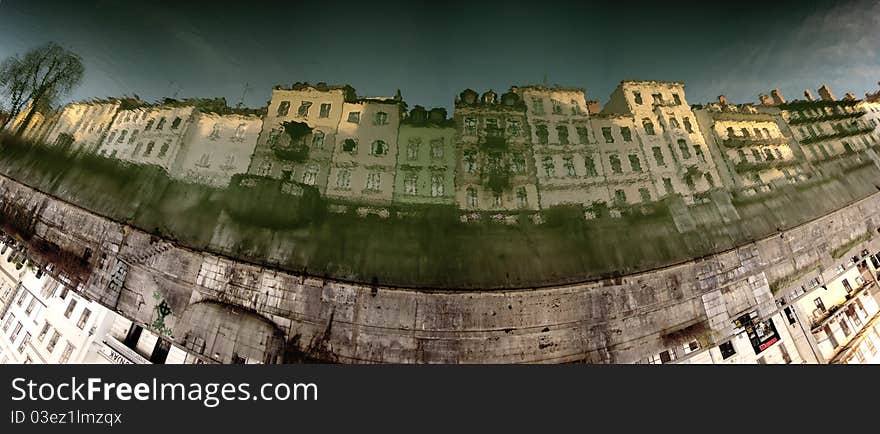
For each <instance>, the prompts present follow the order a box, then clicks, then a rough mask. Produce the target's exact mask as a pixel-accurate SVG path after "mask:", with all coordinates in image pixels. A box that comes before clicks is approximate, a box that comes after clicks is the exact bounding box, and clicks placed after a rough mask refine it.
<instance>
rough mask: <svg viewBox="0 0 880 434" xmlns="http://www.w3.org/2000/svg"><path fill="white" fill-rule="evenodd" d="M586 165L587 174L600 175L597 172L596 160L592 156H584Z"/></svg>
mask: <svg viewBox="0 0 880 434" xmlns="http://www.w3.org/2000/svg"><path fill="white" fill-rule="evenodd" d="M584 167H585V168H586V169H587V176H598V173H597V172H596V161H595V160H593V157H591V156H585V157H584Z"/></svg>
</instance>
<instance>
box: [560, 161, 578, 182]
mask: <svg viewBox="0 0 880 434" xmlns="http://www.w3.org/2000/svg"><path fill="white" fill-rule="evenodd" d="M562 167H565V173H566V174H567V175H568V176H570V177H574V176H577V172H575V170H574V159H573V158H572V157H565V158H563V159H562Z"/></svg>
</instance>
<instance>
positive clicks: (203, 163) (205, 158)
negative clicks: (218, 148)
mask: <svg viewBox="0 0 880 434" xmlns="http://www.w3.org/2000/svg"><path fill="white" fill-rule="evenodd" d="M196 166H198V167H202V168H205V169H207V168H209V167H211V154H210V153H207V152H205V153H203V154H202V156H201V157H200V158H199V162H198V163H196Z"/></svg>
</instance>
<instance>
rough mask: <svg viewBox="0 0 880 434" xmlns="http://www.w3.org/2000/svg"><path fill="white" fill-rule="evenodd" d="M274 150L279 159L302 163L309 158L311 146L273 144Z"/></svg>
mask: <svg viewBox="0 0 880 434" xmlns="http://www.w3.org/2000/svg"><path fill="white" fill-rule="evenodd" d="M272 152H274V153H275V156H276V157H278V159H279V160H285V161H295V162H298V163H302V162H303V161H306V159H308V158H309V147H308V146H305V145H296V146H289V147H285V146H277V145H273V146H272Z"/></svg>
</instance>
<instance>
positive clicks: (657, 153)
mask: <svg viewBox="0 0 880 434" xmlns="http://www.w3.org/2000/svg"><path fill="white" fill-rule="evenodd" d="M651 151H652V152H653V153H654V161H655V162H656V163H657V165H658V166H665V165H666V161H665V160H664V159H663V150H661V149H660V147H659V146H654V147H653V148H651Z"/></svg>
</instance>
